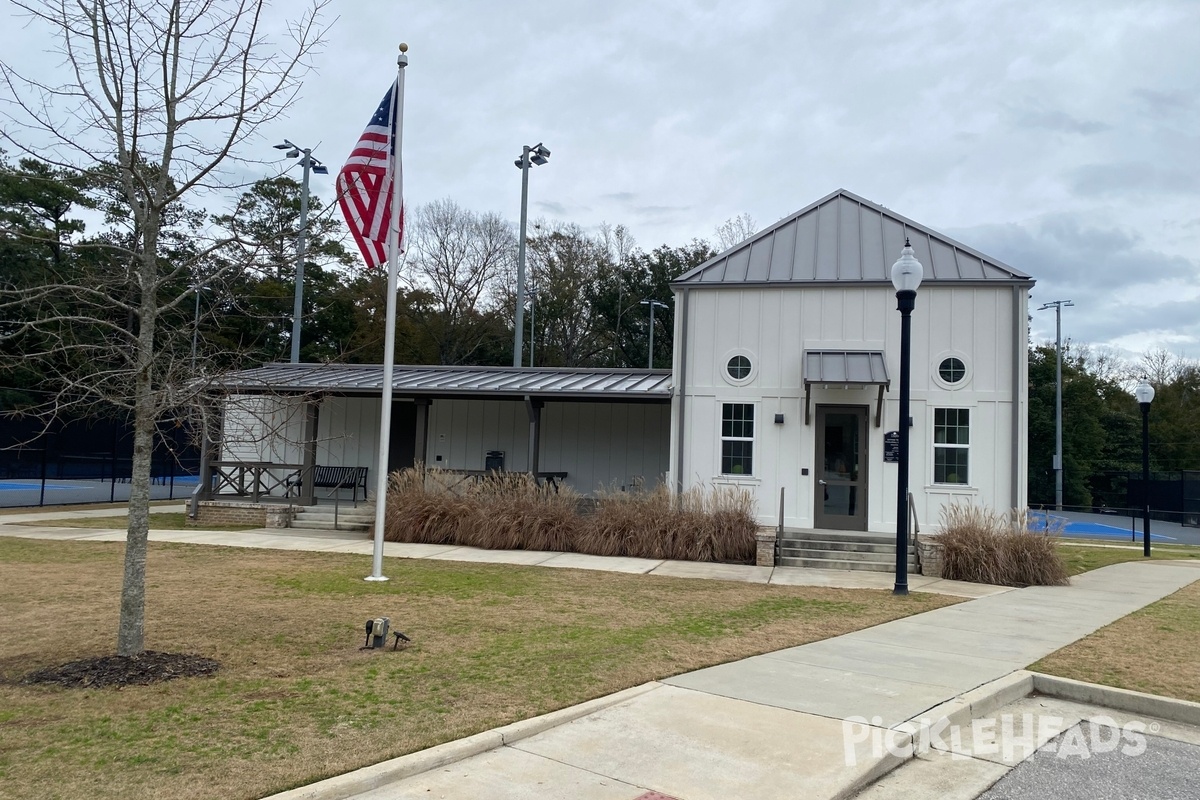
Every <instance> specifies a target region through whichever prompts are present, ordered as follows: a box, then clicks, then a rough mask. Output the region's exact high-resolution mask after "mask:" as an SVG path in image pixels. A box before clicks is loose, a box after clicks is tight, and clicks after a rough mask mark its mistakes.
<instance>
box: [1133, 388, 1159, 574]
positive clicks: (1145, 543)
mask: <svg viewBox="0 0 1200 800" xmlns="http://www.w3.org/2000/svg"><path fill="white" fill-rule="evenodd" d="M1133 396H1134V397H1136V398H1137V401H1138V405H1139V406H1140V407H1141V409H1142V555H1143V556H1145V557H1146V558H1149V557H1150V404H1151V403H1152V402H1154V387H1153V386H1151V385H1150V382H1149V381H1147V380H1146V379H1145V378H1143V379H1142V382H1141V383H1139V384H1138V385H1137V388H1136V389H1134V390H1133Z"/></svg>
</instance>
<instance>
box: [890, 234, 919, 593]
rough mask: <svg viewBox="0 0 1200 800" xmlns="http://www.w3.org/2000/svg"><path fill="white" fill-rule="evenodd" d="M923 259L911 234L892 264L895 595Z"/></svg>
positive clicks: (904, 542) (903, 589) (902, 588)
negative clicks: (896, 334)
mask: <svg viewBox="0 0 1200 800" xmlns="http://www.w3.org/2000/svg"><path fill="white" fill-rule="evenodd" d="M923 272H924V271H923V270H922V268H921V262H920V261H918V260H917V258H916V256H914V255H913V249H912V245H911V244H910V243H909V241H908V237H905V238H904V249H903V250H901V251H900V258H898V259H897V260H896V263H895V264H892V286H894V287H896V308H897V309H898V310H899V311H900V462H899V463H898V464H897V467H898V471H897V476H896V484H897V485H896V585H895V586H894V587H893V588H892V594H899V595H904V594H908V439H909V409H908V405H909V402H908V401H909V390H910V385H911V373H912V311H913V309H914V308H916V305H917V287H919V286H920V285H921V278H922V276H923Z"/></svg>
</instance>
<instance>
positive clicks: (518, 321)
mask: <svg viewBox="0 0 1200 800" xmlns="http://www.w3.org/2000/svg"><path fill="white" fill-rule="evenodd" d="M549 158H550V149H549V148H548V147H546V145H544V144H542V143H541V142H538V143H537V144H535V145H528V144H527V145H525V146H524V147H522V148H521V155H520V156H519V157H518V158H517V159H516V160H515V161H513V165H515V166H516V168H517V169H519V170H521V232H520V238H519V239H518V240H517V297H516V314H515V319H514V320H513V323H514V324H513V366H514V367H519V366H521V355H522V351H523V350H524V339H525V228H526V224H527V220H528V217H529V167H530V166H539V167H540V166H541V165H543V164H545V163H546V161H547V160H548V159H549ZM529 349H530V356H529V360H530V363H531V364H532V363H533V342H532V340H531V341H530V343H529Z"/></svg>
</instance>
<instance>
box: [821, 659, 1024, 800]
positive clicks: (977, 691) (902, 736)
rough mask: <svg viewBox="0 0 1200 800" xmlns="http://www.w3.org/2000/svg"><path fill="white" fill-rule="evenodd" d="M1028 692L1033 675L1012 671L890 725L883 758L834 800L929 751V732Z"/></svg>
mask: <svg viewBox="0 0 1200 800" xmlns="http://www.w3.org/2000/svg"><path fill="white" fill-rule="evenodd" d="M1032 691H1033V673H1032V672H1027V671H1026V670H1016V671H1014V672H1011V673H1009V674H1008V675H1005V676H1003V677H1001V678H997V679H996V680H994V681H989V682H988V683H985V684H983V685H982V686H978V687H976V688H974V689H971V690H970V691H968V692H964V693H963V694H960V695H958V696H957V697H954V698H951V699H950V700H947V701H946V702H944V703H941V704H939V705H936V706H934V707H933V708H931V709H929V710H928V711H925V712H923V713H921V714H918V715H917V716H915V717H912V718H910V719H907V720H905V721H904V722H900V723H897V724H896V725H893V726H892V727H891V728H889V729H888V730H887V734H888V735H889V736H890V741H891V746H889V747H885V748H884V754H883V758H882V759H880V760H879V761H878V762H877V763H876V764H874V765H873V766H872V767H871V768H870V769H869V770H867V771H866V772H865V773H863V774H862V775H860V776H858V778H856V779H855V780H854V782H853V783H851V785H849V786H847V787H845V788H844V789H842V790H841V791H840V792H838V793H837V794H836V795H835V797H834V800H843V798H850V797H854V796H855V795H856V794H858V793H859V792H861V791H862V790H863V789H866V788H867V787H868V786H870V785H871V784H872V783H874V782H875V781H877V780H879V779H880V778H882V777H883V776H884V775H887V774H888V773H889V772H891V771H892V770H894V769H896V768H897V767H901V766H903V765H904V764H906V763H907V762H908V761H909V759H912V758H916V757H917V756H919V755H921V754H922V753H924V752H926V751H927V750H929V747H928V745H929V742H930V740H931V737H930V735H929V733H930V731H931V729H933V728H935V727H937V726H940V725H945V724H949V725H957V726H962V725H969V724H970V723H971V720H972V719H973V718H974V717H976V716H982V715H985V714H989V713H991V712H992V711H995V710H996V709H997V708H1001V707H1002V706H1006V705H1008V704H1009V703H1011V702H1013V701H1014V700H1019V699H1020V698H1022V697H1025V696H1027V695H1028V694H1029V693H1030V692H1032ZM893 748H894V749H893ZM910 748H911V749H910Z"/></svg>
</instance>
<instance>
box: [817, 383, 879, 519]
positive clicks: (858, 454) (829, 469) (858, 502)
mask: <svg viewBox="0 0 1200 800" xmlns="http://www.w3.org/2000/svg"><path fill="white" fill-rule="evenodd" d="M867 416H868V409H867V408H866V407H865V406H817V452H816V456H817V458H816V465H815V468H814V469H813V472H814V473H815V474H816V481H817V485H816V491H815V492H814V494H813V497H814V498H815V505H816V510H815V513H814V515H813V517H814V521H815V522H816V526H817V527H818V528H833V529H835V530H844V531H865V530H866V529H867Z"/></svg>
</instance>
